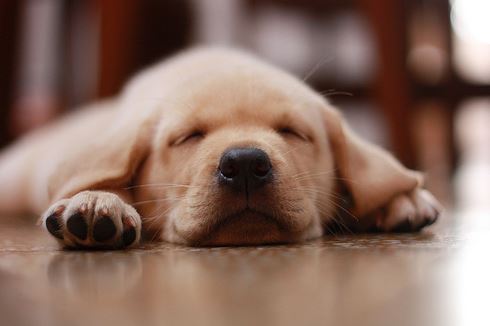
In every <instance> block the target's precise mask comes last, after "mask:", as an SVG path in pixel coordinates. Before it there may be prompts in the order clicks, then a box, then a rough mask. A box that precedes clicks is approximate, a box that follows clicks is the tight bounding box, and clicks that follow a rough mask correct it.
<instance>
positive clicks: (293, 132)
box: [276, 127, 311, 142]
mask: <svg viewBox="0 0 490 326" xmlns="http://www.w3.org/2000/svg"><path fill="white" fill-rule="evenodd" d="M276 131H277V132H278V133H279V134H281V135H285V136H287V135H290V136H293V137H296V138H298V139H301V140H304V141H310V142H311V137H310V136H308V135H306V134H304V133H302V132H300V131H297V130H296V129H294V128H291V127H280V128H277V129H276Z"/></svg>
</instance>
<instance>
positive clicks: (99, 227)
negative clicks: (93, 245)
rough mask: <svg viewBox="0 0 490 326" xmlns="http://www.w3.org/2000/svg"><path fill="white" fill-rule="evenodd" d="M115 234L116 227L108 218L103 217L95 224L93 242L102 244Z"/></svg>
mask: <svg viewBox="0 0 490 326" xmlns="http://www.w3.org/2000/svg"><path fill="white" fill-rule="evenodd" d="M115 234H116V226H115V225H114V222H113V221H112V219H111V218H110V217H109V216H103V217H101V218H100V219H98V220H97V222H95V225H94V231H93V236H94V239H95V241H98V242H104V241H107V240H109V239H111V238H112V237H113V236H114V235H115Z"/></svg>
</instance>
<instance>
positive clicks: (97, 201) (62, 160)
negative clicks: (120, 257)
mask: <svg viewBox="0 0 490 326" xmlns="http://www.w3.org/2000/svg"><path fill="white" fill-rule="evenodd" d="M0 182H1V184H2V185H3V186H2V194H1V199H0V210H4V211H10V212H15V211H18V210H28V211H32V212H36V213H41V212H43V211H45V213H44V215H43V220H44V223H45V225H46V227H47V228H48V230H49V231H50V232H51V233H52V234H53V235H54V236H56V237H57V238H58V239H59V240H60V241H61V242H62V243H64V244H65V245H68V246H110V247H121V246H125V245H131V244H133V243H136V242H137V241H138V240H139V236H140V231H141V228H142V227H143V229H144V230H145V231H147V233H148V234H150V236H151V237H152V238H161V239H164V240H167V241H172V242H178V243H184V244H193V245H199V244H203V245H221V244H258V243H277V242H295V241H302V240H306V239H310V238H315V237H319V236H321V235H322V234H323V232H324V229H325V227H328V225H329V223H331V222H332V221H335V220H337V222H338V223H341V224H342V223H347V221H338V213H339V212H340V213H345V212H347V215H348V216H351V217H352V218H351V221H350V223H351V226H350V227H353V228H356V227H360V228H363V229H364V228H371V227H377V228H379V229H381V230H392V229H394V228H396V227H397V226H399V225H400V223H401V224H403V223H405V224H407V221H408V224H407V225H408V226H409V229H410V230H416V229H419V228H421V227H423V226H424V225H426V224H428V223H432V222H433V221H434V220H435V218H436V216H437V203H436V202H435V201H434V200H433V198H432V197H431V196H430V194H428V193H427V192H425V191H423V190H421V189H420V188H419V187H420V185H421V178H420V176H419V175H418V174H417V173H415V172H412V171H409V170H406V169H405V168H403V167H402V166H401V165H400V164H399V163H398V162H396V161H395V160H394V159H393V158H392V157H391V156H389V155H388V154H387V153H385V152H384V151H382V150H380V149H378V148H376V147H374V146H372V145H370V144H367V143H365V142H363V141H362V140H360V139H358V138H357V137H356V136H355V135H353V133H352V132H351V131H349V130H348V129H347V127H346V126H345V125H344V123H343V122H342V119H341V117H340V116H339V114H338V113H337V112H336V110H335V109H333V108H332V107H331V106H330V105H329V104H328V103H327V102H326V101H325V100H324V99H323V98H322V97H321V96H319V95H317V94H316V93H315V92H314V91H313V90H311V89H310V88H308V87H307V86H306V85H304V83H302V82H301V81H299V80H297V79H295V78H294V77H292V76H290V75H288V74H286V73H284V72H282V71H281V70H279V69H276V68H274V67H271V66H269V65H266V64H264V63H262V62H260V61H258V60H256V59H254V58H252V57H249V56H247V55H245V54H242V53H239V52H235V51H230V50H217V49H203V50H194V51H191V52H188V53H185V54H182V55H180V56H177V57H176V58H174V59H171V60H169V61H166V62H164V63H161V64H159V65H156V66H154V67H152V68H150V69H148V70H146V71H144V72H142V73H141V74H139V75H138V76H137V77H136V78H134V79H133V80H132V81H131V82H130V83H129V84H128V86H127V87H126V88H125V90H124V92H123V93H122V94H121V96H119V97H118V98H116V99H113V100H110V101H106V102H104V103H100V104H96V105H94V107H92V108H89V109H87V110H83V111H82V112H78V113H76V114H74V115H72V116H69V117H67V118H65V119H63V120H60V121H59V122H57V123H56V124H54V125H52V126H48V127H47V128H45V129H43V130H40V131H37V132H35V133H33V134H31V135H30V136H28V137H26V138H25V139H24V140H23V141H21V142H19V143H18V144H16V145H14V147H12V148H10V149H9V150H8V151H7V152H5V153H4V154H3V155H2V157H1V158H0ZM341 188H342V189H344V188H345V189H346V190H347V192H348V194H349V197H350V199H351V202H350V204H345V202H343V201H342V200H341V198H340V196H341V194H340V193H339V189H341ZM129 204H133V206H134V207H133V206H131V205H129ZM48 207H49V208H48ZM135 208H136V210H135ZM344 215H345V214H344Z"/></svg>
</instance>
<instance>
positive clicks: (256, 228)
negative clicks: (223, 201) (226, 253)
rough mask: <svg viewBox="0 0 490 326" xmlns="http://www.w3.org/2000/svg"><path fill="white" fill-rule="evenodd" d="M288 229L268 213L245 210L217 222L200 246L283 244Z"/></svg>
mask: <svg viewBox="0 0 490 326" xmlns="http://www.w3.org/2000/svg"><path fill="white" fill-rule="evenodd" d="M290 238H291V237H290V236H289V232H288V228H287V227H286V226H285V225H283V224H282V223H281V222H280V220H278V219H276V218H274V217H272V216H271V215H269V214H268V213H265V212H260V211H258V210H255V209H252V208H245V209H243V210H241V211H239V212H237V213H233V214H231V215H229V216H227V217H225V218H223V219H221V220H219V221H218V222H217V223H216V224H214V226H213V227H212V229H211V230H210V232H209V233H208V235H207V236H206V237H205V238H204V239H202V241H201V243H200V245H204V246H206V245H209V246H211V245H212V246H216V245H219V246H222V245H256V244H272V243H285V242H289V241H290V240H291V239H290Z"/></svg>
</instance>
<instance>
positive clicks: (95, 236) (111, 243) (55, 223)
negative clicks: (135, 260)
mask: <svg viewBox="0 0 490 326" xmlns="http://www.w3.org/2000/svg"><path fill="white" fill-rule="evenodd" d="M42 222H43V225H44V226H45V227H46V229H47V230H48V231H49V233H51V235H53V236H54V237H56V238H57V239H58V240H59V241H60V242H61V243H62V244H64V245H65V246H67V247H71V248H113V249H116V248H123V247H128V246H131V245H134V244H137V243H138V242H139V239H140V234H141V218H140V216H139V214H138V212H136V210H135V209H134V208H133V207H132V206H130V205H128V204H126V203H125V202H123V201H122V200H121V199H120V198H119V197H118V196H117V195H114V194H112V193H109V192H102V191H83V192H80V193H78V194H77V195H75V196H73V197H72V198H70V199H62V200H60V201H58V202H56V203H55V204H54V205H52V206H51V207H50V208H49V209H48V210H47V211H46V212H45V213H44V214H43V216H42Z"/></svg>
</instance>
